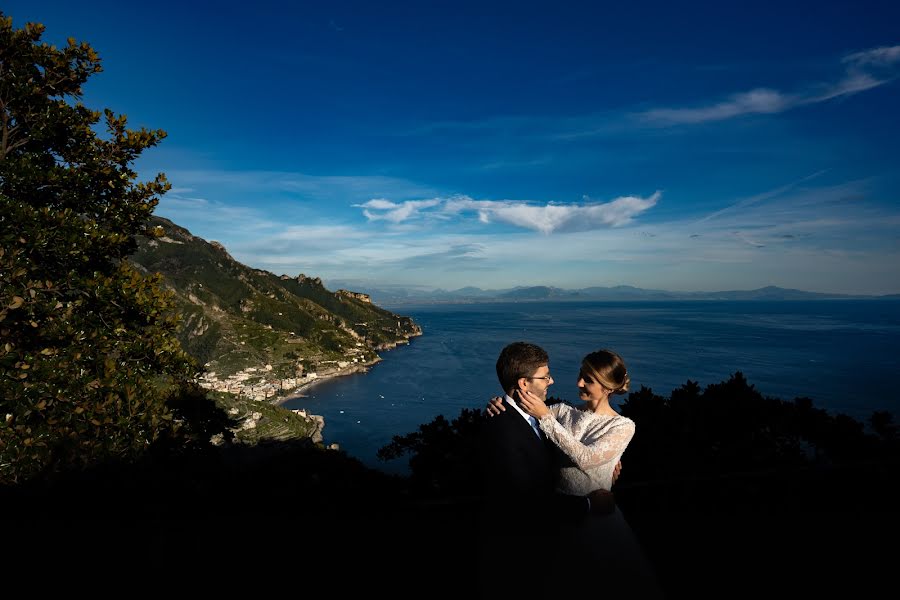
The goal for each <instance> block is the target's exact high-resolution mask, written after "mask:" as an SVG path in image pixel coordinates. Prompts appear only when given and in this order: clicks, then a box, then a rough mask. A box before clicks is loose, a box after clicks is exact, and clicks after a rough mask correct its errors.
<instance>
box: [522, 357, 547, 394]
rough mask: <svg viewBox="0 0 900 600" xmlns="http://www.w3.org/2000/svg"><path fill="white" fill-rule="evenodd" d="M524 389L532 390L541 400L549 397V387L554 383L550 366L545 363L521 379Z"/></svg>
mask: <svg viewBox="0 0 900 600" xmlns="http://www.w3.org/2000/svg"><path fill="white" fill-rule="evenodd" d="M519 385H521V386H522V388H523V389H525V390H527V391H529V392H531V393H532V394H534V395H535V396H537V397H538V398H540V399H541V400H546V399H547V388H549V387H550V386H551V385H553V377H551V376H550V367H549V366H548V365H543V366H542V367H538V369H537V370H536V371H535V372H534V373H532V374H531V376H530V377H523V378H522V379H520V380H519Z"/></svg>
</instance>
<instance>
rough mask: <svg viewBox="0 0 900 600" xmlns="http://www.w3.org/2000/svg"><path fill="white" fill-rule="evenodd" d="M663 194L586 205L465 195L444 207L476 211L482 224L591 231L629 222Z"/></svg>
mask: <svg viewBox="0 0 900 600" xmlns="http://www.w3.org/2000/svg"><path fill="white" fill-rule="evenodd" d="M660 195H661V193H660V192H655V193H654V194H653V195H651V196H650V197H649V198H639V197H637V196H623V197H621V198H616V199H615V200H613V201H611V202H605V203H594V202H591V201H590V199H589V198H588V199H587V202H586V203H584V204H553V203H549V204H543V205H535V204H531V203H527V202H521V201H514V200H502V201H491V200H472V199H470V198H464V199H454V200H450V201H448V202H447V203H446V205H445V206H444V211H445V212H447V213H450V214H453V213H463V212H475V213H477V215H478V219H479V220H480V221H481V222H482V223H491V222H494V221H499V222H502V223H508V224H510V225H515V226H517V227H522V228H525V229H531V230H534V231H540V232H541V233H544V234H550V233H554V232H574V231H590V230H594V229H604V228H609V227H619V226H621V225H625V224H627V223H630V222H631V221H632V220H633V219H634V218H635V217H636V216H638V215H640V214H641V213H643V212H645V211H646V210H648V209H650V208H652V207H654V206H655V205H656V203H657V201H658V200H659V197H660Z"/></svg>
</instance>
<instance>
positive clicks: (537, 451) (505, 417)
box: [479, 409, 588, 531]
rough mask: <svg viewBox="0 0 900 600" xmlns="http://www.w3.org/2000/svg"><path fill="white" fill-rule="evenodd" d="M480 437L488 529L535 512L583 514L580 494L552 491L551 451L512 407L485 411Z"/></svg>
mask: <svg viewBox="0 0 900 600" xmlns="http://www.w3.org/2000/svg"><path fill="white" fill-rule="evenodd" d="M480 441H481V447H480V451H479V455H480V464H481V469H482V482H483V484H484V485H483V490H484V499H485V511H486V514H485V517H486V521H485V526H486V527H487V528H488V530H492V529H494V527H496V528H497V529H501V530H502V529H507V528H509V531H515V530H516V529H521V528H522V527H523V521H522V519H526V520H528V521H532V522H533V521H534V520H535V519H537V518H539V517H540V516H544V517H546V518H547V519H553V520H556V521H558V520H560V519H564V520H578V519H580V518H583V517H584V516H586V515H587V508H588V502H587V500H586V499H585V498H583V497H581V496H571V495H567V494H561V493H558V492H555V491H554V488H555V485H556V480H557V477H558V475H559V464H558V461H557V460H556V456H557V451H556V449H555V447H554V446H553V443H552V442H549V441H547V440H545V439H540V438H538V436H536V435H535V433H534V430H533V429H532V428H531V426H530V425H529V424H528V421H526V420H525V419H523V418H522V416H521V415H520V414H518V413H517V412H516V411H515V410H512V409H507V410H505V411H503V412H501V413H500V414H499V415H497V416H495V417H489V418H488V419H487V420H486V423H485V424H484V427H483V430H482V433H481V440H480Z"/></svg>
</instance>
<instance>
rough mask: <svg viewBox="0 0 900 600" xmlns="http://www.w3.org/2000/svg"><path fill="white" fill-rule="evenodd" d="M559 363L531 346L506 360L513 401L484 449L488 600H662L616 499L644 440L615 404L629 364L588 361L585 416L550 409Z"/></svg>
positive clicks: (599, 357) (490, 428) (612, 356)
mask: <svg viewBox="0 0 900 600" xmlns="http://www.w3.org/2000/svg"><path fill="white" fill-rule="evenodd" d="M549 362H550V361H549V357H548V355H547V353H546V352H545V351H544V350H543V349H542V348H540V347H539V346H536V345H534V344H530V343H527V342H515V343H512V344H509V345H508V346H506V347H505V348H504V349H503V350H502V351H501V353H500V356H499V358H498V359H497V377H498V379H499V380H500V385H501V386H502V388H503V391H504V396H503V397H502V398H494V399H493V400H492V401H491V403H490V404H489V405H488V413H489V414H490V415H491V418H489V419H487V421H486V423H485V426H484V430H483V432H482V436H481V440H480V441H481V447H480V449H479V457H480V461H481V471H482V476H483V485H484V492H485V496H484V498H485V502H484V505H483V509H482V513H481V533H482V535H481V548H480V551H481V554H480V566H479V568H480V571H481V572H480V581H481V585H482V593H483V595H484V597H487V596H491V597H505V596H510V595H516V594H521V595H525V596H528V597H546V595H547V594H553V593H558V592H567V593H568V592H594V593H596V592H601V591H603V590H604V589H605V590H612V589H615V590H619V591H622V592H624V593H627V594H628V595H629V597H661V593H660V592H659V589H658V587H657V586H656V584H655V578H654V576H653V573H652V570H651V569H650V568H649V565H648V564H647V562H646V560H645V559H644V556H643V553H642V552H641V548H640V546H639V544H638V542H637V540H636V539H635V537H634V535H633V534H632V532H631V530H630V528H629V526H628V524H627V523H626V522H625V520H624V517H623V516H622V514H621V512H620V511H619V510H618V508H617V507H616V505H615V501H614V498H613V495H612V491H611V489H612V485H613V483H614V482H615V479H616V478H617V476H618V470H619V468H620V467H621V462H620V459H621V457H622V454H623V452H624V451H625V448H626V447H627V446H628V443H629V442H630V441H631V438H632V437H633V436H634V432H635V424H634V422H633V421H632V420H631V419H628V418H626V417H623V416H621V415H619V414H618V413H617V412H616V411H615V410H614V409H613V407H612V406H611V405H610V401H609V398H610V396H612V395H615V394H622V393H625V392H626V391H628V387H629V384H630V378H629V376H628V372H627V369H626V366H625V363H624V362H623V361H622V359H621V357H620V356H619V355H618V354H616V353H615V352H611V351H609V350H600V351H597V352H592V353H590V354H588V355H587V356H585V357H584V359H583V360H582V364H581V370H580V372H579V374H578V380H577V386H578V395H579V399H580V400H581V402H582V404H581V405H580V406H577V407H576V406H572V405H569V404H566V403H557V404H553V405H550V406H548V405H547V404H546V399H547V390H548V388H549V387H550V385H552V384H553V382H554V381H553V377H552V376H551V375H550V366H549Z"/></svg>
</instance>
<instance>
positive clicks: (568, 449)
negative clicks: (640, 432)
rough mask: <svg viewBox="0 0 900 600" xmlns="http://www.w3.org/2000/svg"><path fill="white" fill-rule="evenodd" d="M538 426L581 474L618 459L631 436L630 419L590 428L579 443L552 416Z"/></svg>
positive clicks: (540, 420) (632, 423)
mask: <svg viewBox="0 0 900 600" xmlns="http://www.w3.org/2000/svg"><path fill="white" fill-rule="evenodd" d="M538 423H539V424H540V427H541V430H542V431H543V432H544V434H545V435H546V436H547V438H548V439H549V440H550V441H552V442H553V443H554V444H556V445H557V446H559V449H560V450H562V451H563V452H564V453H565V454H566V456H568V457H569V458H571V459H572V462H574V463H575V465H576V466H577V467H578V468H579V469H581V470H586V469H588V468H591V467H598V466H600V465H603V464H606V463H608V462H611V461H614V460H616V459H618V457H619V456H621V455H622V453H623V452H624V451H625V448H626V447H627V446H628V443H629V442H630V441H631V438H632V437H633V436H634V421H632V420H631V419H622V418H616V419H615V420H614V421H612V422H611V423H608V424H606V425H601V424H599V423H598V424H596V425H595V426H592V427H589V428H588V430H587V431H586V432H585V433H584V437H583V438H582V439H580V440H579V439H577V438H576V437H575V436H574V435H572V432H570V431H569V430H568V429H566V428H565V427H564V426H563V425H562V424H561V423H560V422H559V421H557V420H556V417H555V415H554V413H552V412H551V413H550V414H548V415H544V416H543V417H541V418H540V419H539V420H538Z"/></svg>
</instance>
